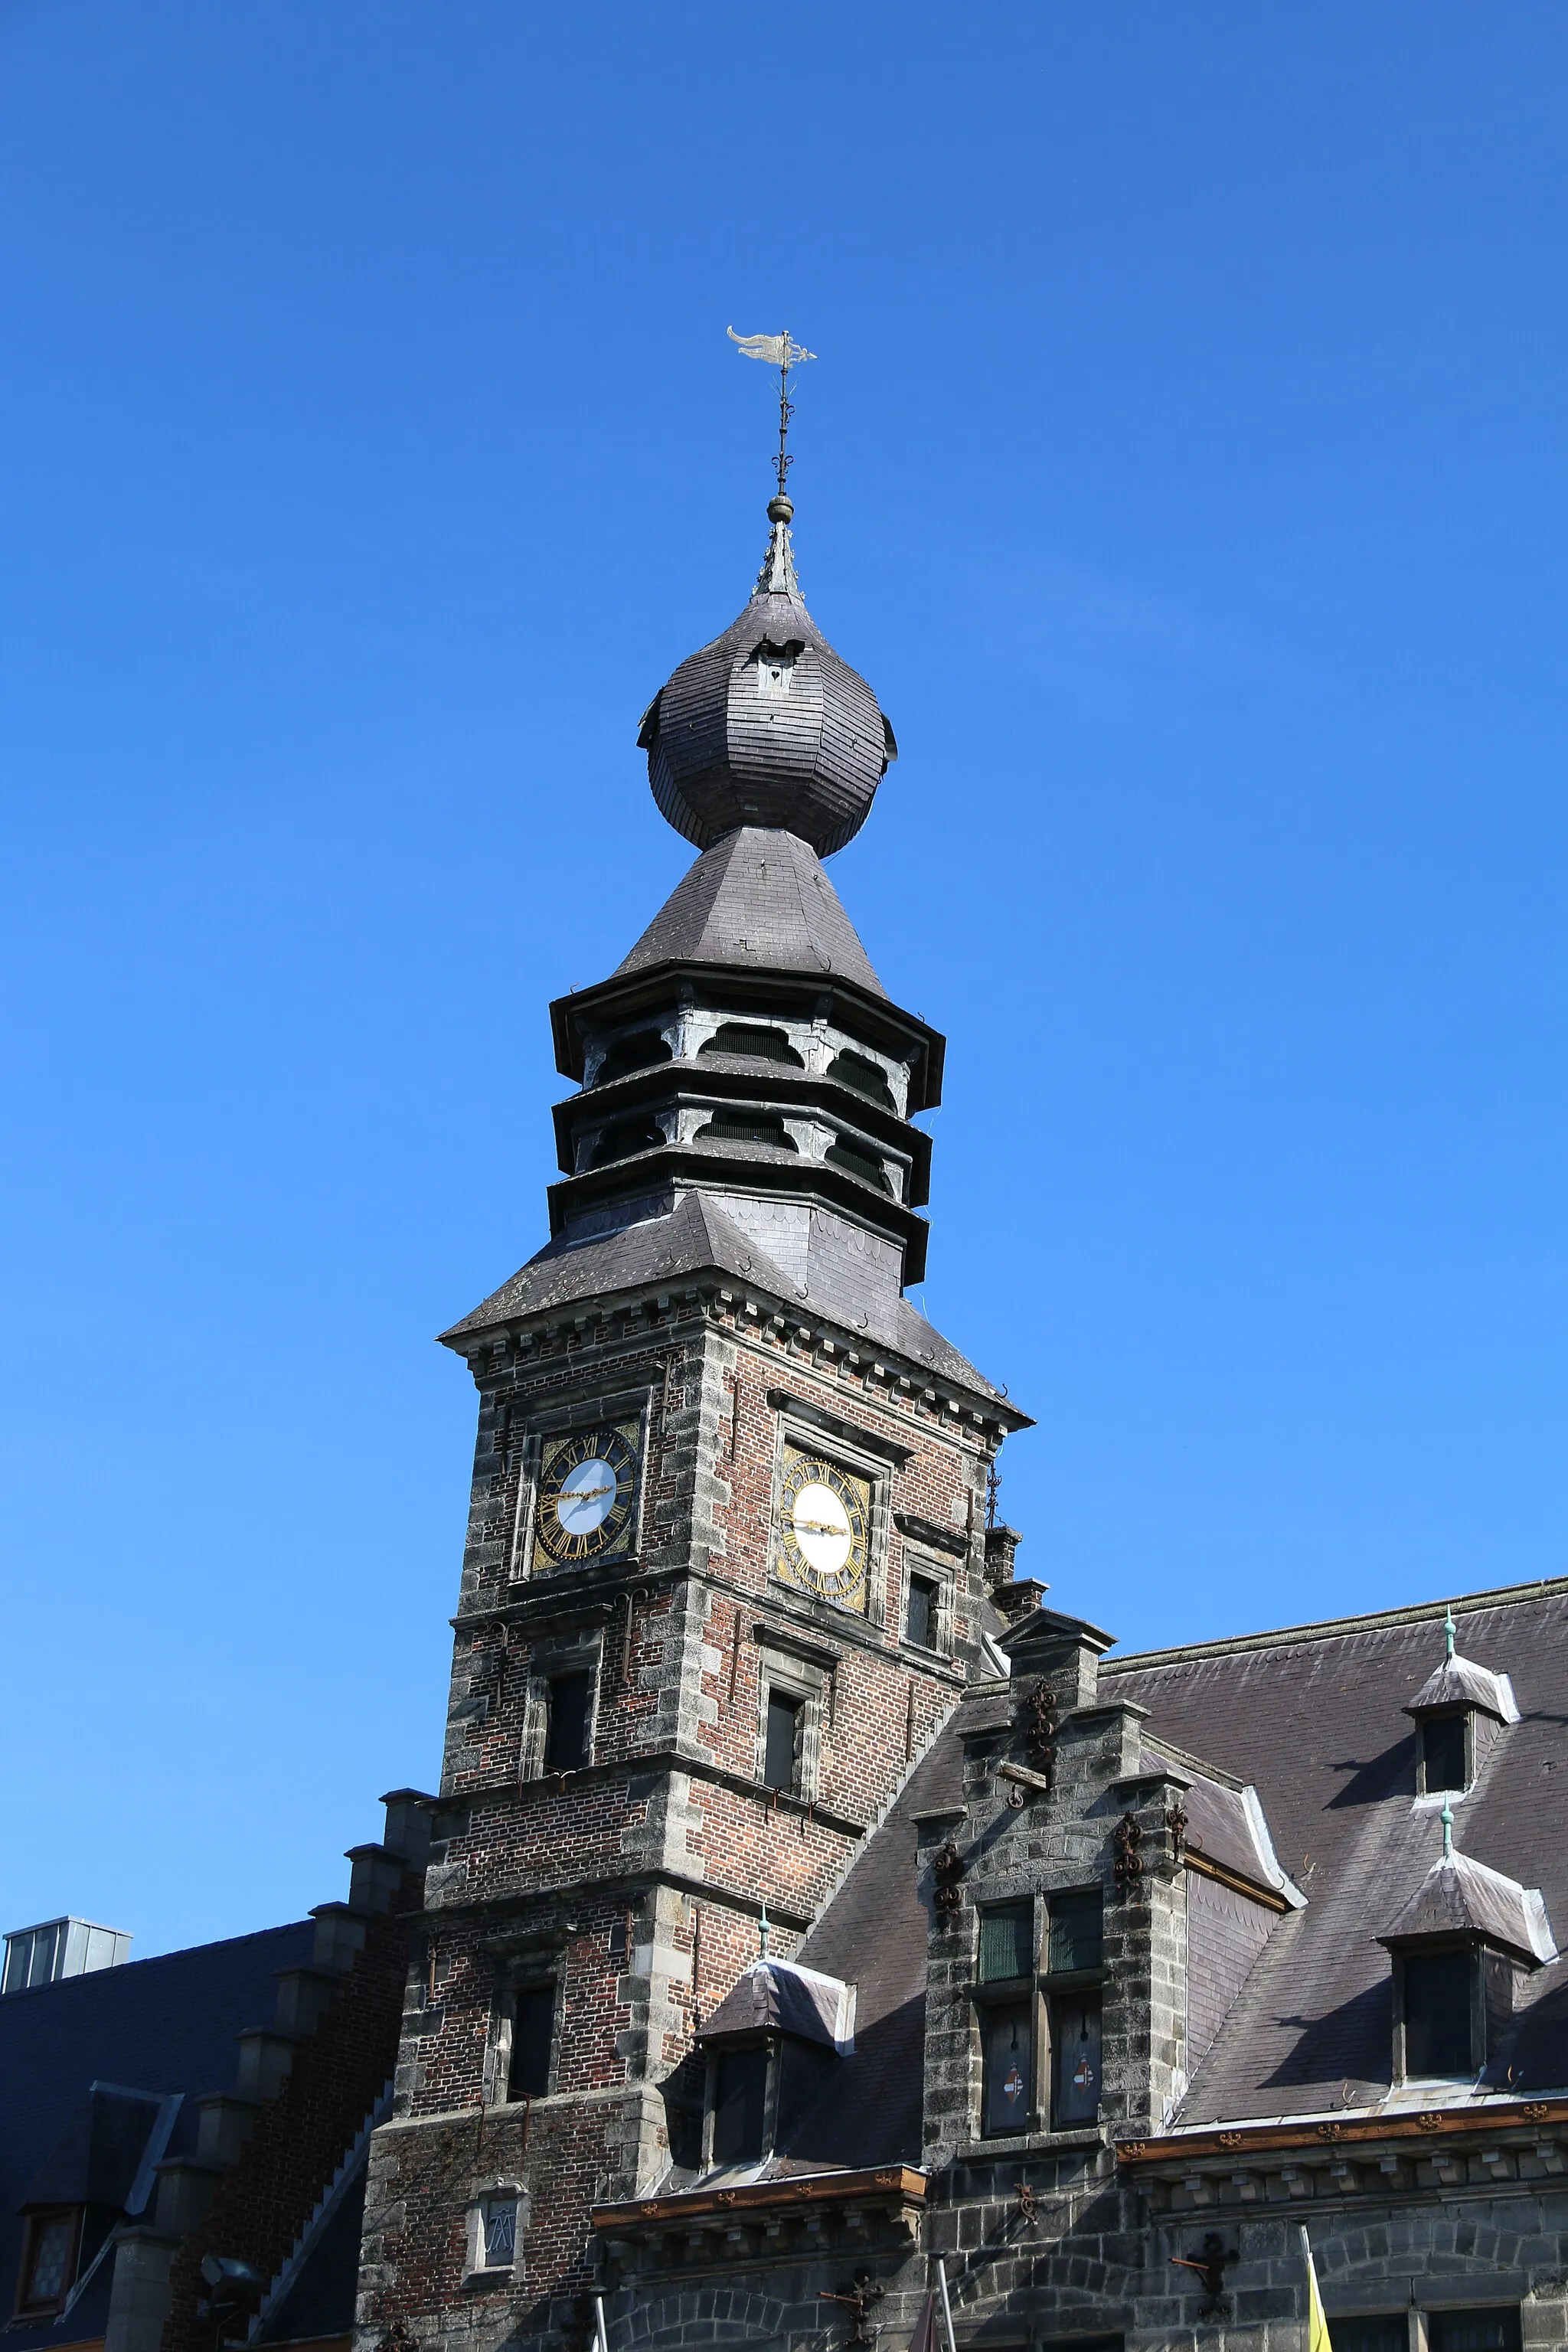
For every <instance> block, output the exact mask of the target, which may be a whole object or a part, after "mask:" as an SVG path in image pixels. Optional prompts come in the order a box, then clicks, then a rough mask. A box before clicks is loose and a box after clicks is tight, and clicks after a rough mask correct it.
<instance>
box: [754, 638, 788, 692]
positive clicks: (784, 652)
mask: <svg viewBox="0 0 1568 2352" xmlns="http://www.w3.org/2000/svg"><path fill="white" fill-rule="evenodd" d="M794 677H795V655H794V653H793V652H792V651H791V649H790V648H789V647H788V646H758V647H757V692H758V693H759V694H760V695H761V696H762V697H763V699H764V701H769V702H782V701H783V700H784V697H785V696H786V695H787V694H788V692H789V689H790V682H791V680H792V679H793V678H794Z"/></svg>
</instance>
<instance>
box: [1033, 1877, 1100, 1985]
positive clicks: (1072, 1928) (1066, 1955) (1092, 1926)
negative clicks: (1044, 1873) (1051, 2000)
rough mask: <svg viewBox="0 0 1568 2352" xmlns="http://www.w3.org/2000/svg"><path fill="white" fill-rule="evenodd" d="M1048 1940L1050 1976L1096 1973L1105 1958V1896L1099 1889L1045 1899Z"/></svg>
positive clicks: (1091, 1887) (1086, 1889)
mask: <svg viewBox="0 0 1568 2352" xmlns="http://www.w3.org/2000/svg"><path fill="white" fill-rule="evenodd" d="M1046 1909H1047V1917H1048V1919H1049V1923H1050V1925H1049V1939H1048V1942H1047V1960H1046V1965H1047V1968H1048V1969H1049V1970H1050V1973H1051V1974H1052V1976H1072V1975H1077V1974H1078V1973H1079V1972H1080V1971H1081V1970H1083V1969H1098V1968H1099V1967H1100V1964H1101V1962H1102V1961H1103V1959H1104V1957H1105V1896H1104V1893H1103V1891H1102V1890H1101V1889H1100V1887H1098V1886H1089V1887H1082V1888H1077V1887H1075V1888H1070V1889H1068V1890H1067V1891H1065V1892H1063V1893H1061V1894H1059V1895H1047V1899H1046Z"/></svg>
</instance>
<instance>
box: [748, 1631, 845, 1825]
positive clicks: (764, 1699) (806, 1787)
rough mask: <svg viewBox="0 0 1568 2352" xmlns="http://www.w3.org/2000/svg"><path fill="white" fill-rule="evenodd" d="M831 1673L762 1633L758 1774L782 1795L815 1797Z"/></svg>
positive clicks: (759, 1675)
mask: <svg viewBox="0 0 1568 2352" xmlns="http://www.w3.org/2000/svg"><path fill="white" fill-rule="evenodd" d="M828 1673H829V1667H828V1665H827V1664H826V1663H825V1664H816V1662H814V1661H813V1660H811V1659H809V1658H806V1657H802V1656H798V1655H796V1654H795V1653H794V1652H793V1651H785V1650H783V1649H775V1648H774V1647H773V1645H772V1643H771V1642H770V1641H769V1640H768V1639H767V1637H766V1636H764V1637H763V1642H762V1664H761V1671H760V1672H759V1674H758V1676H757V1685H758V1691H757V1696H758V1702H759V1709H760V1712H759V1716H758V1721H757V1763H756V1772H757V1778H758V1780H760V1781H761V1782H762V1784H763V1787H764V1788H765V1789H776V1790H778V1791H779V1793H780V1795H781V1796H785V1797H803V1798H805V1799H806V1800H807V1801H811V1800H813V1799H815V1797H816V1793H817V1788H816V1781H817V1763H818V1756H819V1751H820V1748H821V1743H822V1719H823V1715H824V1712H825V1707H826V1694H827V1681H828Z"/></svg>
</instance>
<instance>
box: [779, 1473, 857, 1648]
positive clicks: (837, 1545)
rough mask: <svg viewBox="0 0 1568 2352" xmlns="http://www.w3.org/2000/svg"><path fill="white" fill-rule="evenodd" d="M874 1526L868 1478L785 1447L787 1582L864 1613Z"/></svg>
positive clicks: (782, 1536)
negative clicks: (869, 1540)
mask: <svg viewBox="0 0 1568 2352" xmlns="http://www.w3.org/2000/svg"><path fill="white" fill-rule="evenodd" d="M870 1523H871V1489H870V1486H869V1485H868V1481H867V1480H866V1479H864V1478H857V1477H856V1476H854V1475H853V1474H852V1473H850V1472H849V1471H847V1470H840V1469H839V1468H838V1466H837V1464H836V1463H832V1462H825V1461H824V1460H823V1459H822V1457H821V1455H820V1454H806V1453H804V1452H802V1451H801V1450H800V1449H799V1448H798V1447H796V1446H794V1445H790V1446H786V1447H785V1448H784V1491H783V1493H782V1495H781V1496H780V1497H779V1547H778V1572H779V1575H780V1577H781V1578H782V1579H783V1580H784V1583H785V1584H794V1585H797V1586H798V1587H799V1588H800V1589H801V1591H805V1592H811V1593H815V1594H816V1596H817V1597H818V1599H820V1600H823V1601H837V1602H838V1603H839V1604H840V1605H841V1606H842V1607H844V1608H847V1609H864V1608H865V1606H866V1539H867V1536H868V1532H869V1528H870Z"/></svg>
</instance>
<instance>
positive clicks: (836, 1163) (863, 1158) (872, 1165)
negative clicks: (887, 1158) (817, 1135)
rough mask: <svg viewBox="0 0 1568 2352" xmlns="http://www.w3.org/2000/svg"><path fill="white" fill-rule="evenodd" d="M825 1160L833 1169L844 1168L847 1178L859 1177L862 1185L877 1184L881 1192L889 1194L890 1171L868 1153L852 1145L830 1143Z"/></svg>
mask: <svg viewBox="0 0 1568 2352" xmlns="http://www.w3.org/2000/svg"><path fill="white" fill-rule="evenodd" d="M822 1156H823V1158H824V1159H825V1160H826V1161H827V1162H828V1164H829V1165H830V1166H831V1167H834V1168H842V1169H843V1171H844V1173H845V1174H846V1175H847V1176H858V1178H859V1179H860V1181H861V1183H862V1184H875V1185H876V1187H877V1189H878V1191H879V1192H889V1191H890V1190H891V1189H892V1188H891V1187H890V1185H889V1182H888V1171H887V1170H886V1169H885V1168H884V1167H883V1165H882V1163H881V1161H880V1160H873V1159H872V1157H871V1155H870V1153H869V1152H868V1151H858V1150H856V1148H855V1146H854V1145H853V1144H852V1143H830V1144H829V1145H828V1147H827V1149H826V1151H825V1152H824V1153H823V1155H822Z"/></svg>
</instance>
